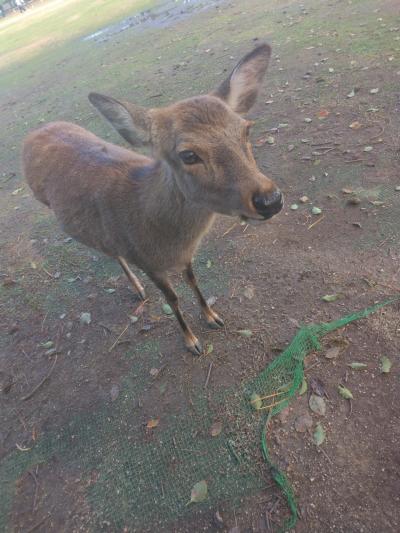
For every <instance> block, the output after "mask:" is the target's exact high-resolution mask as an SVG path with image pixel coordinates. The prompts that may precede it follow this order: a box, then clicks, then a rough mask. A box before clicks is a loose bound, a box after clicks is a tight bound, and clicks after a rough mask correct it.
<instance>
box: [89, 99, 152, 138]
mask: <svg viewBox="0 0 400 533" xmlns="http://www.w3.org/2000/svg"><path fill="white" fill-rule="evenodd" d="M88 98H89V101H90V102H91V104H93V105H94V107H95V108H96V109H97V110H98V111H100V113H101V114H102V115H103V116H104V117H105V118H106V119H107V120H108V121H109V122H110V123H111V124H112V125H113V126H114V128H115V129H116V130H117V131H118V133H119V134H120V135H121V136H122V137H123V138H124V139H125V140H126V141H128V143H130V144H132V145H133V146H135V145H136V146H137V145H141V144H147V143H149V142H150V138H151V135H150V125H151V120H150V116H149V112H148V111H147V109H145V108H144V107H140V106H137V105H134V104H131V103H129V102H119V101H118V100H115V99H114V98H111V97H109V96H104V95H102V94H98V93H90V94H89V96H88Z"/></svg>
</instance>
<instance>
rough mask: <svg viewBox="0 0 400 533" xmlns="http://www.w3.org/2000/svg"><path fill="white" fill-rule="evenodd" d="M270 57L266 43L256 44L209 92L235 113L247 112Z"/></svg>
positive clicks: (254, 97) (255, 98)
mask: <svg viewBox="0 0 400 533" xmlns="http://www.w3.org/2000/svg"><path fill="white" fill-rule="evenodd" d="M270 57H271V47H270V46H269V45H268V44H262V45H260V46H257V48H255V49H254V50H252V51H251V52H250V53H249V54H247V55H245V56H244V57H243V59H241V60H240V61H239V63H238V64H237V65H236V67H235V68H234V69H233V70H232V72H231V74H230V75H229V76H228V78H227V79H226V80H225V81H223V82H222V83H221V85H220V86H219V87H218V89H216V90H215V91H213V92H212V93H211V94H212V95H213V96H217V97H218V98H221V100H224V102H226V103H227V104H228V105H229V106H230V107H231V108H232V109H233V110H234V111H236V113H240V114H245V113H247V112H248V111H249V110H250V109H251V107H252V106H253V105H254V103H255V101H256V100H257V96H258V93H259V91H260V87H261V83H262V81H263V79H264V76H265V73H266V71H267V67H268V63H269V58H270Z"/></svg>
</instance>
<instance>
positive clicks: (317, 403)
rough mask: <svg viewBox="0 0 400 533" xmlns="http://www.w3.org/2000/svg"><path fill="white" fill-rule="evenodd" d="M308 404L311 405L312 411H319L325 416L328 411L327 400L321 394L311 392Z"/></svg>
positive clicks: (319, 413) (318, 412)
mask: <svg viewBox="0 0 400 533" xmlns="http://www.w3.org/2000/svg"><path fill="white" fill-rule="evenodd" d="M308 405H309V406H310V409H311V411H313V412H314V413H317V414H318V415H321V416H324V415H325V413H326V404H325V400H324V399H323V398H321V396H317V395H316V394H311V396H310V399H309V401H308Z"/></svg>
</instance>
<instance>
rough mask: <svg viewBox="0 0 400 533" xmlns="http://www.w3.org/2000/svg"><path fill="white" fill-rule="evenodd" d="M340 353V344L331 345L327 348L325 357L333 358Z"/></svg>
mask: <svg viewBox="0 0 400 533" xmlns="http://www.w3.org/2000/svg"><path fill="white" fill-rule="evenodd" d="M339 354H340V346H332V348H329V350H327V352H326V354H325V357H326V358H327V359H335V357H337V356H338V355H339Z"/></svg>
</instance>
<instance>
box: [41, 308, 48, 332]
mask: <svg viewBox="0 0 400 533" xmlns="http://www.w3.org/2000/svg"><path fill="white" fill-rule="evenodd" d="M48 314H49V312H47V313H46V314H45V315H44V319H43V322H42V327H41V328H40V329H41V331H43V326H44V323H45V322H46V318H47V315H48Z"/></svg>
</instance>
